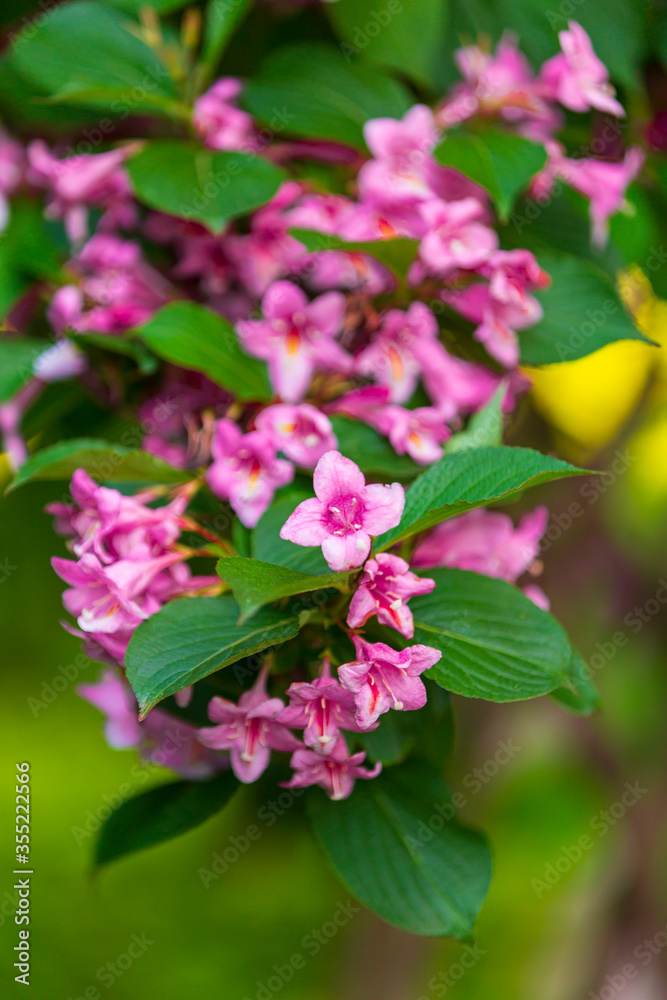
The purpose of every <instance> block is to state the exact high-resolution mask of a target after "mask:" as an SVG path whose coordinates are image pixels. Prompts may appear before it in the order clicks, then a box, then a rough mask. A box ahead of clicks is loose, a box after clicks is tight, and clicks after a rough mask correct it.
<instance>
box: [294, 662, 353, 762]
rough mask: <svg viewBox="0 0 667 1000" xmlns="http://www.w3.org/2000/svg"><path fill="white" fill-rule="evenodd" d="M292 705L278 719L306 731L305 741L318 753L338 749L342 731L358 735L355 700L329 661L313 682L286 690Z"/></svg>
mask: <svg viewBox="0 0 667 1000" xmlns="http://www.w3.org/2000/svg"><path fill="white" fill-rule="evenodd" d="M287 694H288V696H289V699H290V703H289V705H288V706H287V708H285V709H284V710H283V711H282V712H281V713H280V715H279V716H278V722H282V723H283V724H284V725H285V726H289V728H290V729H303V730H304V734H303V741H304V743H305V744H306V746H309V747H311V748H312V749H313V750H317V751H319V753H323V754H328V753H331V751H332V750H333V749H334V747H335V746H336V743H337V740H338V737H339V735H340V730H341V729H349V730H351V731H352V732H358V731H359V726H358V725H357V722H356V719H355V717H354V713H355V705H354V697H353V695H352V693H351V692H350V691H347V690H346V689H345V688H344V687H342V686H341V684H340V682H339V681H338V679H337V678H335V677H332V676H331V667H330V663H329V659H328V658H326V659H325V660H324V663H323V664H322V673H321V674H320V676H319V677H317V678H315V680H314V681H310V682H308V681H306V682H301V681H295V682H294V684H290V686H289V687H288V689H287Z"/></svg>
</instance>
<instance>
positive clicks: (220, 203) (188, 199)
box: [126, 139, 285, 233]
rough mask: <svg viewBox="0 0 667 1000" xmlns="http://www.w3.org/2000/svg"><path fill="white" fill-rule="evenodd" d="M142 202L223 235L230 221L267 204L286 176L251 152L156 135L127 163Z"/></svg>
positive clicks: (135, 189)
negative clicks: (223, 149) (206, 146)
mask: <svg viewBox="0 0 667 1000" xmlns="http://www.w3.org/2000/svg"><path fill="white" fill-rule="evenodd" d="M126 166H127V171H128V173H129V175H130V180H131V182H132V187H133V188H134V193H135V194H136V196H137V198H139V200H140V201H143V202H145V204H146V205H149V206H150V207H151V208H157V209H158V210H159V211H161V212H167V213H168V214H169V215H175V216H177V217H178V218H181V219H196V220H197V221H198V222H201V223H202V224H203V225H204V226H206V227H207V228H208V229H210V230H211V232H213V233H221V232H222V231H223V229H224V228H225V225H226V224H227V222H228V221H229V220H230V219H234V218H236V217H237V216H239V215H245V214H246V213H248V212H252V211H253V210H254V209H256V208H259V207H260V206H261V205H265V204H266V202H267V201H269V199H271V198H272V197H273V195H274V194H275V193H276V191H277V190H278V188H279V187H280V184H281V183H282V181H283V180H284V178H285V175H284V173H283V171H282V170H280V169H279V168H278V167H276V166H274V165H273V164H272V163H269V161H268V160H263V159H262V158H261V157H260V156H254V155H252V154H250V153H236V152H233V153H230V152H213V151H211V150H210V149H204V148H203V147H202V146H200V145H198V144H197V143H191V142H184V141H179V140H176V139H157V140H154V141H153V142H150V143H148V144H147V145H146V146H145V147H144V148H143V149H142V150H141V152H139V153H137V155H136V156H133V157H132V158H131V159H129V160H128V161H127V164H126Z"/></svg>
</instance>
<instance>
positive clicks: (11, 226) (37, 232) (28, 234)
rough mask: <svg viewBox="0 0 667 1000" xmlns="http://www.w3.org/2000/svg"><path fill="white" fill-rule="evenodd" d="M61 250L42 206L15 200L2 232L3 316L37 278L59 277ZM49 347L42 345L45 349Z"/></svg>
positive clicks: (0, 283)
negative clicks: (49, 227) (47, 222)
mask: <svg viewBox="0 0 667 1000" xmlns="http://www.w3.org/2000/svg"><path fill="white" fill-rule="evenodd" d="M58 250H59V248H58V246H57V245H56V243H55V241H54V240H53V238H52V236H51V234H50V232H49V230H48V227H47V224H46V223H45V221H44V213H43V207H42V205H41V204H40V203H39V202H38V201H32V200H30V201H29V200H27V199H26V200H24V199H17V200H14V201H12V202H11V205H10V209H9V222H8V223H7V227H6V229H5V231H4V232H3V233H2V234H0V317H4V316H6V315H7V313H8V312H9V310H10V309H11V308H12V306H13V305H14V304H15V303H16V302H17V300H18V299H19V298H20V296H21V295H22V294H23V293H24V292H25V291H27V289H28V288H30V286H31V285H32V284H33V283H34V281H35V279H36V278H46V279H51V280H58V278H59V275H60V264H61V260H60V255H59V252H58ZM63 259H64V254H63ZM48 346H49V345H48V344H47V343H46V342H45V343H44V344H43V348H44V349H46V347H48Z"/></svg>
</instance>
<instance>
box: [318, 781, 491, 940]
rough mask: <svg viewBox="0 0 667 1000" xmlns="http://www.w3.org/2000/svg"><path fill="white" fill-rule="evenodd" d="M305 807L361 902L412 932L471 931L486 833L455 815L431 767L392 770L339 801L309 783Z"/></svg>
mask: <svg viewBox="0 0 667 1000" xmlns="http://www.w3.org/2000/svg"><path fill="white" fill-rule="evenodd" d="M307 808H308V817H309V820H310V823H311V826H312V829H313V832H314V834H315V837H316V839H317V841H318V843H319V844H320V846H321V848H322V849H323V851H324V852H325V854H326V855H327V857H328V859H329V861H330V862H331V864H332V865H333V867H334V870H335V871H336V873H337V875H338V877H339V878H340V879H341V881H342V882H343V884H344V885H345V886H346V887H347V888H348V889H349V890H350V892H351V893H353V894H354V895H355V896H356V897H357V898H358V899H359V900H360V901H361V902H362V903H363V904H364V906H367V907H368V908H369V909H370V910H372V911H373V912H374V913H377V914H378V916H380V917H382V919H383V920H386V921H387V922H388V923H390V924H394V925H395V926H396V927H400V928H401V929H402V930H405V931H410V932H411V933H413V934H426V935H433V936H440V935H447V936H449V937H454V938H467V937H470V935H471V934H472V931H473V928H474V924H475V919H476V917H477V913H478V912H479V908H480V906H481V905H482V902H483V900H484V897H485V895H486V892H487V889H488V886H489V881H490V878H491V858H490V855H489V851H488V848H487V845H486V841H485V839H484V837H483V836H482V835H481V834H479V833H477V832H476V831H473V830H469V829H467V828H466V827H463V826H460V825H459V824H458V823H457V822H456V820H455V819H454V814H455V811H454V808H453V806H452V804H451V800H450V796H449V792H448V789H447V786H446V785H445V783H444V781H443V780H442V778H441V777H440V776H439V775H438V774H437V772H435V771H432V770H430V769H429V768H427V767H425V766H424V765H403V766H401V767H396V768H391V769H389V770H387V771H386V772H385V773H384V774H381V775H380V777H378V778H374V779H373V780H372V781H358V782H357V784H356V786H355V789H354V792H353V793H352V795H351V796H350V798H348V799H345V800H344V801H342V802H332V801H330V800H329V799H327V798H326V797H325V795H324V794H323V792H321V791H320V789H315V790H313V792H312V793H311V794H310V795H309V797H308V803H307Z"/></svg>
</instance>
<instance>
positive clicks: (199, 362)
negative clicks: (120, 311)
mask: <svg viewBox="0 0 667 1000" xmlns="http://www.w3.org/2000/svg"><path fill="white" fill-rule="evenodd" d="M135 332H136V334H137V335H138V336H139V337H141V339H142V340H143V341H145V343H146V344H148V346H149V347H150V348H151V350H152V351H155V353H156V354H157V355H158V357H160V358H163V359H164V360H165V361H170V362H171V363H172V364H175V365H179V366H180V367H181V368H187V369H189V370H191V371H196V372H202V373H203V374H204V375H207V376H208V378H210V379H212V380H213V381H214V382H216V383H217V384H218V385H221V386H222V387H223V388H224V389H229V391H230V392H233V393H234V395H235V396H236V397H237V398H238V399H241V400H246V399H252V400H270V399H271V396H272V391H271V386H270V384H269V378H268V374H267V370H266V365H265V364H264V362H262V361H258V360H257V358H251V357H250V356H249V355H247V354H246V353H245V352H244V351H243V349H242V348H241V345H240V344H239V340H238V337H237V336H236V333H235V332H234V328H233V326H232V325H231V323H230V322H229V321H228V320H226V319H224V318H223V317H222V316H219V315H218V314H217V313H214V312H212V311H211V310H210V309H207V308H206V307H205V306H202V305H199V304H198V303H197V302H186V301H183V302H169V303H167V305H165V306H162V308H161V309H159V310H158V311H157V312H156V313H155V315H154V316H151V318H150V319H149V320H148V322H147V323H144V325H143V326H140V327H138V328H137V330H136V331H135Z"/></svg>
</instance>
